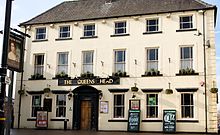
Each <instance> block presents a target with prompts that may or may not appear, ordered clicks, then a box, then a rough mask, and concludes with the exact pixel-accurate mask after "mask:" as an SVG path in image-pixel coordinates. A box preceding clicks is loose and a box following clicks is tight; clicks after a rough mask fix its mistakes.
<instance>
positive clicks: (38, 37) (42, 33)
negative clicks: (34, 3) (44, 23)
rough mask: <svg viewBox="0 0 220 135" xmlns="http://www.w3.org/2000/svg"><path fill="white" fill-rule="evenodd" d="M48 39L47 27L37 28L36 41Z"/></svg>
mask: <svg viewBox="0 0 220 135" xmlns="http://www.w3.org/2000/svg"><path fill="white" fill-rule="evenodd" d="M42 39H46V27H42V28H36V40H42Z"/></svg>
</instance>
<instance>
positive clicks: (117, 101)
mask: <svg viewBox="0 0 220 135" xmlns="http://www.w3.org/2000/svg"><path fill="white" fill-rule="evenodd" d="M114 118H124V95H123V94H117V95H114Z"/></svg>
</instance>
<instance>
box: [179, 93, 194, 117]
mask: <svg viewBox="0 0 220 135" xmlns="http://www.w3.org/2000/svg"><path fill="white" fill-rule="evenodd" d="M183 94H190V96H192V98H193V101H192V103H193V104H192V105H191V103H190V105H182V95H183ZM190 98H191V97H190ZM190 100H191V99H190ZM184 106H186V107H190V110H191V107H193V109H192V110H191V111H192V114H190V115H192V117H183V113H182V112H183V110H182V107H184ZM195 109H196V108H195V93H194V92H180V117H181V119H195V111H196V110H195ZM191 111H190V112H191Z"/></svg>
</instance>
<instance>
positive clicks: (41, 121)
mask: <svg viewBox="0 0 220 135" xmlns="http://www.w3.org/2000/svg"><path fill="white" fill-rule="evenodd" d="M47 117H48V116H47V111H37V120H36V127H38V128H47V125H48V118H47Z"/></svg>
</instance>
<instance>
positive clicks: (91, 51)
mask: <svg viewBox="0 0 220 135" xmlns="http://www.w3.org/2000/svg"><path fill="white" fill-rule="evenodd" d="M85 53H91V54H92V63H84V57H85V56H84V55H85ZM86 65H91V66H92V72H91V73H94V51H93V50H88V51H82V73H87V72H89V73H90V71H86V70H84V66H86Z"/></svg>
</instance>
